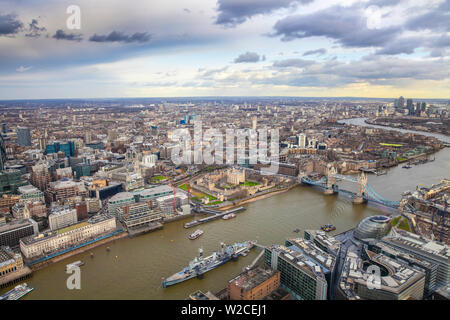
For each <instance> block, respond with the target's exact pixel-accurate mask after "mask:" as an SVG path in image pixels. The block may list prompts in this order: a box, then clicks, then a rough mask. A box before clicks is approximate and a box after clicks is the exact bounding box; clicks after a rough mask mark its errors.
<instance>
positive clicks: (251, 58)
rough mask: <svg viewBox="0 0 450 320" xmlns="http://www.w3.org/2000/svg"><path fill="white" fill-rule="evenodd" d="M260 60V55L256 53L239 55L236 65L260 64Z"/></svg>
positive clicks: (235, 61) (235, 60)
mask: <svg viewBox="0 0 450 320" xmlns="http://www.w3.org/2000/svg"><path fill="white" fill-rule="evenodd" d="M264 59H265V57H264ZM259 60H260V57H259V54H257V53H256V52H246V53H243V54H241V55H239V57H237V58H236V59H234V63H254V62H258V61H259Z"/></svg>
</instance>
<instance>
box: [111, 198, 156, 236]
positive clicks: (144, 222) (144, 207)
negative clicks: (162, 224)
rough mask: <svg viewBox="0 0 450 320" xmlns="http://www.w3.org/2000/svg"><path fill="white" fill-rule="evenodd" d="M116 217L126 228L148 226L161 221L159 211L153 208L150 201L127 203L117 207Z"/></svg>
mask: <svg viewBox="0 0 450 320" xmlns="http://www.w3.org/2000/svg"><path fill="white" fill-rule="evenodd" d="M117 217H118V218H119V220H120V221H121V222H123V223H124V224H125V226H126V228H127V229H128V230H130V229H136V228H141V227H147V226H150V224H152V223H155V222H158V221H161V220H162V216H161V211H159V210H155V208H154V207H153V205H152V201H147V202H138V203H132V204H128V205H125V206H122V207H119V208H118V209H117Z"/></svg>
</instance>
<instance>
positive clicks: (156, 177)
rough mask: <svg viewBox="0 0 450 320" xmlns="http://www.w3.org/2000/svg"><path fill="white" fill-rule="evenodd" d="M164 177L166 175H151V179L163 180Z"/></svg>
mask: <svg viewBox="0 0 450 320" xmlns="http://www.w3.org/2000/svg"><path fill="white" fill-rule="evenodd" d="M164 179H166V177H164V176H154V177H152V180H153V181H161V180H164Z"/></svg>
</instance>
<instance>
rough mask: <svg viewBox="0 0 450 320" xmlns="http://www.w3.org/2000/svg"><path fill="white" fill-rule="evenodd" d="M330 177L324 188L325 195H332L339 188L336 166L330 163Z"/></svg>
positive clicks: (328, 174)
mask: <svg viewBox="0 0 450 320" xmlns="http://www.w3.org/2000/svg"><path fill="white" fill-rule="evenodd" d="M327 171H328V173H327V176H328V179H327V185H326V188H325V190H324V192H323V193H324V194H325V195H332V194H335V193H336V189H337V185H336V177H335V174H336V168H335V167H333V166H331V165H330V164H329V165H328V170H327Z"/></svg>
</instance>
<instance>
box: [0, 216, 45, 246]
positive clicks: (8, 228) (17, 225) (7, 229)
mask: <svg viewBox="0 0 450 320" xmlns="http://www.w3.org/2000/svg"><path fill="white" fill-rule="evenodd" d="M37 233H38V225H37V223H36V221H34V220H33V219H22V220H14V221H11V222H9V223H7V224H5V225H2V226H1V227H0V246H9V247H15V246H17V245H18V244H19V240H20V239H21V238H23V237H27V236H30V235H33V234H37Z"/></svg>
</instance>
